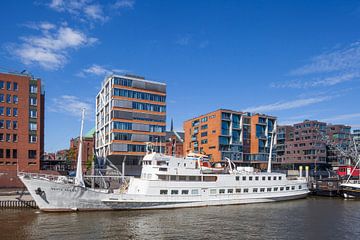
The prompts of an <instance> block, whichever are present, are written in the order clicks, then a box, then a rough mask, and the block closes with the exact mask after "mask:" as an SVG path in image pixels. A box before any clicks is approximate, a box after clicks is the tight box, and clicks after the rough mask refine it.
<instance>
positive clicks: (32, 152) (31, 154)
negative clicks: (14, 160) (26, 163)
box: [28, 150, 36, 159]
mask: <svg viewBox="0 0 360 240" xmlns="http://www.w3.org/2000/svg"><path fill="white" fill-rule="evenodd" d="M28 158H30V159H35V158H36V150H29V151H28Z"/></svg>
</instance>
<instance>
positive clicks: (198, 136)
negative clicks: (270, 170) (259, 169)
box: [184, 109, 276, 164]
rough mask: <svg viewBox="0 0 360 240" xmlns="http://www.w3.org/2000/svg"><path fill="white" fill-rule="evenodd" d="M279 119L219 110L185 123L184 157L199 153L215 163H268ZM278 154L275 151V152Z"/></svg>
mask: <svg viewBox="0 0 360 240" xmlns="http://www.w3.org/2000/svg"><path fill="white" fill-rule="evenodd" d="M275 120H276V118H275V117H271V116H266V115H261V114H250V113H243V112H239V111H233V110H227V109H219V110H216V111H214V112H210V113H207V114H204V115H201V116H199V117H195V118H192V119H190V120H187V121H185V122H184V133H185V137H184V139H185V142H184V154H187V153H189V152H199V153H203V154H206V155H208V156H209V157H210V158H211V160H212V161H221V160H225V158H229V159H231V160H232V161H234V162H238V163H244V164H258V163H267V160H268V154H269V146H270V141H271V132H272V130H273V126H274V123H275ZM274 152H275V151H274Z"/></svg>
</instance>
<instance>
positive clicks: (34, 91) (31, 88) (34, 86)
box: [30, 85, 37, 93]
mask: <svg viewBox="0 0 360 240" xmlns="http://www.w3.org/2000/svg"><path fill="white" fill-rule="evenodd" d="M30 93H37V86H36V85H30Z"/></svg>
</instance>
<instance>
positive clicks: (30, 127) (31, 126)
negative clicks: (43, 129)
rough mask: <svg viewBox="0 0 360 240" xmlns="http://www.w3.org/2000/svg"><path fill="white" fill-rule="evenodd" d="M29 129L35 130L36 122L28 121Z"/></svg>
mask: <svg viewBox="0 0 360 240" xmlns="http://www.w3.org/2000/svg"><path fill="white" fill-rule="evenodd" d="M29 130H30V131H36V130H37V123H29Z"/></svg>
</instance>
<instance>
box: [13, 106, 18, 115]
mask: <svg viewBox="0 0 360 240" xmlns="http://www.w3.org/2000/svg"><path fill="white" fill-rule="evenodd" d="M17 115H18V109H17V108H13V116H14V117H17Z"/></svg>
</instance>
